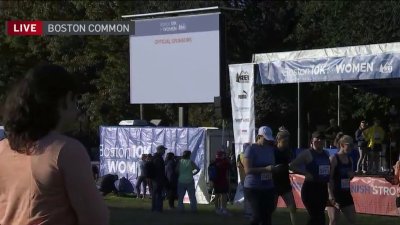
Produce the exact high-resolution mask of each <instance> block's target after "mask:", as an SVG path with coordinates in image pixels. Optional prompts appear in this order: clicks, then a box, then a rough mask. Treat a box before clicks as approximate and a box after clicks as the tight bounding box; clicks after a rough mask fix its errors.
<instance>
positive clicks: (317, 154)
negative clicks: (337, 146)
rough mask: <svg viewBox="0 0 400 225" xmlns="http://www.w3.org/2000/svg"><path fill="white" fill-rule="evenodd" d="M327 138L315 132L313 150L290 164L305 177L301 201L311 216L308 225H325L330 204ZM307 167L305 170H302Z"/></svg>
mask: <svg viewBox="0 0 400 225" xmlns="http://www.w3.org/2000/svg"><path fill="white" fill-rule="evenodd" d="M324 141H325V136H324V134H323V133H321V132H318V131H316V132H314V133H313V134H312V139H311V148H310V149H307V150H304V151H303V152H301V153H300V154H299V155H298V156H297V157H296V159H295V160H293V161H292V163H290V169H291V170H292V171H293V172H295V173H298V174H302V175H304V176H305V179H304V183H303V186H302V188H301V199H302V201H303V204H304V206H305V207H306V209H307V212H308V214H309V220H308V223H307V224H308V225H325V207H326V203H327V202H328V182H329V179H330V161H329V154H328V152H326V151H324V149H323V146H324ZM301 166H305V170H303V169H301Z"/></svg>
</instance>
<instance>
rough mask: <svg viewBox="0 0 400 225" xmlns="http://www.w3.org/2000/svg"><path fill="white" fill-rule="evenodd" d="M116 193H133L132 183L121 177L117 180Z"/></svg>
mask: <svg viewBox="0 0 400 225" xmlns="http://www.w3.org/2000/svg"><path fill="white" fill-rule="evenodd" d="M118 192H121V193H133V192H134V190H133V185H132V183H131V182H130V181H129V180H128V179H126V178H125V177H122V178H121V179H119V184H118Z"/></svg>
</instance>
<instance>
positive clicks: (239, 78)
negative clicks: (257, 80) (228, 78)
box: [236, 71, 250, 83]
mask: <svg viewBox="0 0 400 225" xmlns="http://www.w3.org/2000/svg"><path fill="white" fill-rule="evenodd" d="M236 82H237V83H249V82H250V75H249V73H248V72H247V71H241V72H240V74H239V73H237V74H236Z"/></svg>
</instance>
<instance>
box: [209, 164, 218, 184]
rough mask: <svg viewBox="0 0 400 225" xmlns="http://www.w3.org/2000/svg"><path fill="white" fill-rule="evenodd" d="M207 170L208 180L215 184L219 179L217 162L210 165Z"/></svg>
mask: <svg viewBox="0 0 400 225" xmlns="http://www.w3.org/2000/svg"><path fill="white" fill-rule="evenodd" d="M207 170H208V180H209V181H213V182H214V181H215V180H216V179H217V165H216V164H215V162H212V163H210V165H209V166H208V168H207Z"/></svg>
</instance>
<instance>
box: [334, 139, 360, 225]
mask: <svg viewBox="0 0 400 225" xmlns="http://www.w3.org/2000/svg"><path fill="white" fill-rule="evenodd" d="M337 144H338V148H339V152H338V153H336V154H335V155H333V156H331V157H330V161H331V172H330V182H329V189H328V190H329V203H328V215H329V225H336V224H337V221H338V220H339V217H340V211H342V212H343V214H344V216H345V217H346V219H347V221H348V222H349V224H351V225H353V224H355V218H356V209H355V207H354V201H353V197H352V196H351V192H350V180H351V179H353V177H354V172H353V160H352V159H351V158H350V157H349V153H350V152H351V151H352V150H353V147H354V143H353V138H352V137H350V136H349V135H342V136H341V137H339V141H338V143H337Z"/></svg>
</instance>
